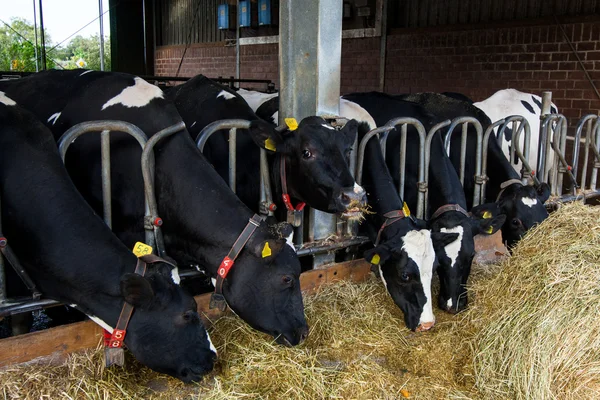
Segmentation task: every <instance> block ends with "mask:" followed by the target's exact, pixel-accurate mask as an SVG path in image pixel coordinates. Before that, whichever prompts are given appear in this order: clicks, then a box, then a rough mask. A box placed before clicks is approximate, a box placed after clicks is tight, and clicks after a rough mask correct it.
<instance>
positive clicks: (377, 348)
mask: <svg viewBox="0 0 600 400" xmlns="http://www.w3.org/2000/svg"><path fill="white" fill-rule="evenodd" d="M471 282H472V287H471V288H469V291H470V293H469V295H470V296H472V299H473V301H472V303H471V305H470V306H469V308H468V309H467V311H466V312H464V313H461V314H458V315H454V316H453V315H450V314H447V313H445V312H443V311H441V310H437V309H435V310H434V312H435V314H436V319H437V323H436V325H435V327H434V328H433V329H432V330H431V331H429V332H425V333H414V332H411V331H409V330H408V329H406V328H405V327H404V323H403V321H402V315H401V312H400V310H399V309H398V307H396V305H395V304H394V303H393V301H392V300H391V298H390V297H389V296H388V295H387V293H386V291H385V288H384V287H383V285H382V284H381V283H380V282H378V281H377V280H375V279H371V280H369V281H367V282H364V283H361V284H353V283H348V282H340V283H337V284H334V285H329V286H325V287H323V288H322V289H321V290H319V291H318V292H316V293H315V294H313V295H310V296H305V310H306V316H307V320H308V325H309V327H310V333H309V336H308V338H307V340H306V342H305V343H303V344H301V345H299V346H297V347H293V348H288V347H282V346H280V345H277V344H275V343H274V341H273V339H272V338H270V337H269V336H268V335H266V334H262V333H259V332H257V331H254V330H252V329H251V328H249V327H248V325H247V324H245V323H244V322H243V321H241V320H239V318H237V317H236V316H234V315H231V314H228V315H226V316H225V317H223V318H221V319H219V320H217V321H215V322H214V324H213V326H212V327H210V328H209V332H210V334H211V338H212V339H213V342H214V344H215V345H216V346H217V350H218V351H219V361H218V362H217V364H216V366H215V371H214V372H213V373H211V374H209V375H207V376H206V377H205V378H204V380H203V381H202V382H201V383H199V384H188V385H185V384H183V383H182V382H180V381H178V380H177V379H174V378H169V377H167V376H165V375H161V374H158V373H156V372H153V371H151V370H149V369H148V368H145V367H142V366H141V365H140V364H138V363H137V362H135V360H134V359H133V357H131V356H130V355H129V357H128V359H127V362H126V367H125V368H112V369H105V368H104V367H103V363H102V355H101V349H100V348H99V349H98V350H96V351H95V352H94V351H89V352H84V353H80V354H75V355H71V356H69V360H68V361H67V363H65V364H63V365H58V366H48V365H41V364H37V365H35V364H34V365H28V366H20V367H19V366H15V367H9V368H7V369H4V370H2V371H0V397H2V396H4V398H21V399H39V398H42V397H43V396H47V397H49V398H93V399H95V398H131V399H142V398H144V399H148V398H153V399H175V398H179V399H183V398H186V399H195V398H202V399H240V398H252V399H255V398H261V399H281V398H286V399H315V398H344V399H346V398H357V399H371V398H373V399H375V398H377V399H402V398H405V396H409V398H410V399H496V398H498V399H506V398H516V399H551V398H560V399H592V398H600V396H599V395H600V393H599V392H600V321H599V320H598V319H597V315H599V312H600V284H599V283H598V282H600V208H598V207H588V206H583V205H580V204H573V205H566V206H563V207H561V208H560V209H559V210H558V211H557V212H555V213H553V214H551V216H550V218H548V219H547V220H546V221H544V222H543V223H542V224H541V225H540V226H538V227H536V228H534V229H532V230H531V231H530V232H529V233H528V234H527V235H526V236H525V237H524V239H523V240H522V241H521V242H520V243H519V244H518V246H517V247H516V248H515V249H514V252H513V255H512V257H510V258H508V259H506V260H505V261H503V262H502V263H501V264H500V265H495V266H489V265H486V266H474V271H473V275H472V279H471ZM436 285H437V282H436Z"/></svg>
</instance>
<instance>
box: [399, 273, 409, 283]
mask: <svg viewBox="0 0 600 400" xmlns="http://www.w3.org/2000/svg"><path fill="white" fill-rule="evenodd" d="M400 279H402V280H403V281H404V282H408V281H410V276H409V275H408V274H407V273H406V272H403V273H402V275H400Z"/></svg>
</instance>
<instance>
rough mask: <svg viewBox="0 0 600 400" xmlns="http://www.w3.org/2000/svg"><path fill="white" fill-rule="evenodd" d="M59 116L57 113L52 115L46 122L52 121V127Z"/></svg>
mask: <svg viewBox="0 0 600 400" xmlns="http://www.w3.org/2000/svg"><path fill="white" fill-rule="evenodd" d="M60 114H61V113H59V112H57V113H54V114H52V115H51V116H50V118H48V122H50V121H52V125H54V124H55V123H56V121H57V120H58V118H59V117H60Z"/></svg>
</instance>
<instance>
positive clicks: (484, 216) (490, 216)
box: [483, 211, 493, 219]
mask: <svg viewBox="0 0 600 400" xmlns="http://www.w3.org/2000/svg"><path fill="white" fill-rule="evenodd" d="M492 217H493V215H492V213H491V212H489V211H486V212H484V213H483V218H484V219H490V218H492Z"/></svg>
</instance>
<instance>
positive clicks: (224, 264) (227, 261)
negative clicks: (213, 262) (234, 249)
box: [217, 256, 233, 279]
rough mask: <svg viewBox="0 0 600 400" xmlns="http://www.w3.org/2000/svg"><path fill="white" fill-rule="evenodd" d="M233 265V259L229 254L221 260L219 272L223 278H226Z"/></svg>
mask: <svg viewBox="0 0 600 400" xmlns="http://www.w3.org/2000/svg"><path fill="white" fill-rule="evenodd" d="M231 267H233V260H232V259H231V258H229V256H225V258H224V259H223V261H221V265H219V270H218V271H217V273H218V274H219V276H220V277H221V278H223V279H225V277H226V276H227V274H228V273H229V270H230V269H231Z"/></svg>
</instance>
